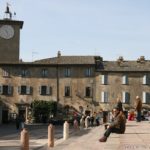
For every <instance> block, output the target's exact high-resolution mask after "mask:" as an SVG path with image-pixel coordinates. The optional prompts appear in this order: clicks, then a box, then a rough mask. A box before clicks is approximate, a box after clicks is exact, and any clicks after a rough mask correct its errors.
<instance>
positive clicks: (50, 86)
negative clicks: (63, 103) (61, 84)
mask: <svg viewBox="0 0 150 150" xmlns="http://www.w3.org/2000/svg"><path fill="white" fill-rule="evenodd" d="M49 88H50V95H52V92H53V91H52V87H51V86H50V87H49Z"/></svg>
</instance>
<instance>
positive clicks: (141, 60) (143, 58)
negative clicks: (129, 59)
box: [137, 56, 145, 63]
mask: <svg viewBox="0 0 150 150" xmlns="http://www.w3.org/2000/svg"><path fill="white" fill-rule="evenodd" d="M137 62H140V63H143V62H145V57H144V56H140V58H138V59H137Z"/></svg>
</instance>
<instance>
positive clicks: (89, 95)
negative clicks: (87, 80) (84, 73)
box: [85, 87, 92, 97]
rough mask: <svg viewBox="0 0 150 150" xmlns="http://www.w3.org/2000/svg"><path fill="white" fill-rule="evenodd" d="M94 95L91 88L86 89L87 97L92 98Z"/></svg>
mask: <svg viewBox="0 0 150 150" xmlns="http://www.w3.org/2000/svg"><path fill="white" fill-rule="evenodd" d="M91 93H92V91H91V87H86V89H85V96H86V97H91V95H92V94H91Z"/></svg>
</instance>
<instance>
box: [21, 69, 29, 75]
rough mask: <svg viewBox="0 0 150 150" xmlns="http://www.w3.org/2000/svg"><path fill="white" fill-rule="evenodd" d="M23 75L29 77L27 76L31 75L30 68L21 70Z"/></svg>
mask: <svg viewBox="0 0 150 150" xmlns="http://www.w3.org/2000/svg"><path fill="white" fill-rule="evenodd" d="M21 76H22V77H27V76H29V70H27V69H23V70H21Z"/></svg>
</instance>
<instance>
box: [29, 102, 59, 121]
mask: <svg viewBox="0 0 150 150" xmlns="http://www.w3.org/2000/svg"><path fill="white" fill-rule="evenodd" d="M31 107H32V112H33V117H34V118H35V122H43V123H46V122H47V121H48V119H49V117H50V115H53V116H55V115H56V112H57V103H56V102H54V101H43V100H34V101H33V102H32V103H31Z"/></svg>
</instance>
